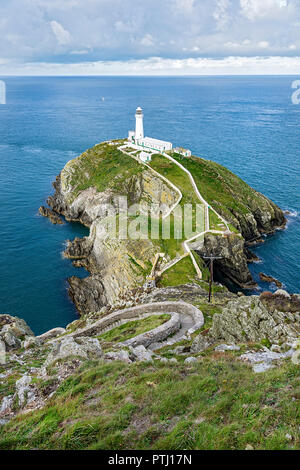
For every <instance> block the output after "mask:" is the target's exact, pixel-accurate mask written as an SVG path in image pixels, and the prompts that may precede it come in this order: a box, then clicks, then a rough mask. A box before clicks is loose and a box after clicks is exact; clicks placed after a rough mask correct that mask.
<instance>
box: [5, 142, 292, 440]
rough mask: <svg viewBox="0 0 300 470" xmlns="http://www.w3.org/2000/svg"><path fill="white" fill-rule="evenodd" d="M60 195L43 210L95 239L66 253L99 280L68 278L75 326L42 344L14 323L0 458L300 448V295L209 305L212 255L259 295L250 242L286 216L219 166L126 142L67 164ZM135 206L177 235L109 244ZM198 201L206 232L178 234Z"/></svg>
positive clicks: (8, 332) (227, 299) (239, 297)
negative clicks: (54, 452) (179, 211)
mask: <svg viewBox="0 0 300 470" xmlns="http://www.w3.org/2000/svg"><path fill="white" fill-rule="evenodd" d="M54 189H55V192H54V194H53V195H52V196H50V197H49V198H48V201H47V202H48V205H49V207H50V209H48V210H46V208H44V209H43V210H41V213H42V215H46V216H47V214H48V215H49V217H50V218H51V219H52V220H53V221H54V223H59V222H58V219H57V218H56V216H57V217H58V218H60V217H64V218H65V220H66V221H77V222H80V223H81V224H84V225H85V226H86V227H88V228H89V230H90V233H89V236H88V237H85V238H83V239H78V238H77V239H75V240H73V241H68V244H67V247H66V250H65V252H64V256H66V257H67V258H69V259H70V260H72V262H73V264H74V265H75V266H77V267H84V268H85V269H86V270H87V271H88V272H89V275H88V276H87V277H85V278H84V279H82V278H79V277H72V278H70V279H69V286H70V287H69V294H70V297H71V299H72V300H73V301H74V304H75V305H76V308H77V310H78V312H79V314H80V317H79V318H78V320H76V321H75V322H73V323H71V324H70V325H68V326H67V327H66V328H55V329H54V330H51V331H49V332H46V333H44V334H43V335H40V336H37V337H36V336H34V334H33V332H32V331H31V330H30V328H29V326H27V325H26V323H25V322H24V321H23V320H20V319H19V318H17V317H11V316H9V315H0V380H1V382H0V449H32V448H35V449H36V448H40V449H45V448H46V449H87V448H90V449H116V448H118V449H120V448H121V449H245V448H246V449H247V448H248V449H250V448H251V449H253V448H256V449H266V448H268V449H278V448H281V449H295V448H298V446H299V432H298V431H299V430H298V423H297V409H299V408H298V406H299V353H300V349H299V346H300V345H299V331H300V296H299V295H297V294H295V295H291V294H289V293H287V292H286V291H284V290H278V291H276V292H275V293H274V294H272V293H271V292H264V293H262V294H261V295H260V296H252V295H247V296H246V295H244V294H243V293H242V292H240V293H239V294H235V293H233V292H230V291H229V290H228V289H227V288H226V287H225V286H224V285H222V284H220V283H212V294H213V302H208V291H209V289H210V285H209V281H210V280H211V279H210V270H209V267H208V265H207V257H208V255H210V256H214V255H215V257H216V258H217V259H216V260H215V273H216V274H219V275H220V276H222V277H223V278H224V279H225V280H226V279H229V280H230V281H231V282H233V283H235V284H236V285H237V286H238V288H239V289H246V290H249V293H250V290H251V289H253V288H254V287H255V283H254V281H253V279H252V277H251V274H250V271H249V269H248V263H249V262H251V261H253V260H254V259H255V255H253V254H252V253H251V251H250V249H249V245H251V244H253V243H254V242H255V241H256V240H260V239H261V237H262V236H264V235H268V234H272V233H274V231H276V230H278V229H282V228H284V226H285V223H286V219H285V216H284V213H283V212H282V210H281V209H280V208H279V207H277V206H276V205H275V204H274V203H273V202H272V201H270V200H269V199H268V198H267V197H265V196H264V195H262V194H260V193H259V192H257V191H255V190H254V189H252V188H251V187H249V186H248V185H247V184H246V183H245V182H244V181H242V180H241V179H240V178H238V177H237V176H236V175H234V174H233V173H231V172H230V171H229V170H227V169H226V168H224V167H222V166H221V165H218V164H217V163H215V162H212V161H208V160H204V159H202V158H198V157H193V156H188V158H187V157H186V156H183V155H181V154H180V153H176V152H163V153H155V152H153V153H152V156H151V159H149V158H148V157H147V158H146V157H145V161H143V162H141V158H140V153H139V151H138V150H137V149H136V148H135V147H134V146H132V147H131V146H130V145H128V143H127V144H126V142H125V141H124V140H118V141H110V142H105V143H102V144H99V145H96V146H95V147H93V148H92V149H89V150H87V151H86V152H84V153H83V154H82V155H81V156H79V157H78V158H76V159H75V160H72V161H70V162H68V163H67V165H66V166H65V168H64V169H63V170H62V172H61V173H60V175H59V176H58V177H57V178H56V181H55V183H54ZM124 198H126V201H127V205H132V206H133V205H138V206H139V207H141V206H142V207H143V209H142V211H140V212H142V214H138V215H137V214H136V213H131V214H130V217H129V219H130V223H132V224H135V227H137V226H138V225H141V224H142V222H143V221H144V220H145V219H146V220H147V221H148V217H149V214H148V212H147V207H149V206H151V207H152V206H153V205H154V206H159V207H160V212H159V216H158V217H157V220H158V226H159V227H160V224H161V223H162V221H163V220H167V219H168V217H169V218H170V220H171V228H172V229H173V230H171V236H170V237H163V236H161V233H160V231H159V236H158V237H154V238H153V237H146V236H142V237H139V238H130V237H128V236H127V237H111V236H110V235H111V234H110V232H108V234H104V236H103V222H104V221H105V220H107V218H108V219H111V216H112V214H114V216H116V220H117V225H118V226H120V225H121V223H122V220H123V219H122V217H123V216H124V213H125V206H124V204H123V203H120V201H123V202H124ZM196 203H198V204H199V212H200V216H201V214H202V219H201V217H200V219H201V224H200V225H201V226H200V228H199V227H198V231H197V230H196V231H195V233H194V235H193V236H192V237H185V235H184V233H182V234H181V235H180V236H178V237H175V232H176V230H174V226H175V218H174V219H173V218H172V217H173V216H172V215H171V212H172V210H173V209H174V208H176V207H177V208H181V207H183V206H184V205H189V206H191V207H193V204H196ZM192 219H193V220H194V212H192ZM60 220H61V219H60ZM172 224H173V225H172ZM147 233H148V226H147ZM144 235H145V233H144ZM264 279H266V280H268V277H267V276H266V275H265V277H264ZM272 281H273V279H272ZM270 282H271V280H270ZM250 417H251V419H250Z"/></svg>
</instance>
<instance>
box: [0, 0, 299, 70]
mask: <svg viewBox="0 0 300 470" xmlns="http://www.w3.org/2000/svg"><path fill="white" fill-rule="evenodd" d="M0 37H1V42H0V75H2V76H3V75H214V74H216V75H224V74H246V75H247V74H290V75H294V74H300V0H9V1H7V0H0Z"/></svg>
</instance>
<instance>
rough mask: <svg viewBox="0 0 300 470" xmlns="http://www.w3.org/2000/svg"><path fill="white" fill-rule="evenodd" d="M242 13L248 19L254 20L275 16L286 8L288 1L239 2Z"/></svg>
mask: <svg viewBox="0 0 300 470" xmlns="http://www.w3.org/2000/svg"><path fill="white" fill-rule="evenodd" d="M240 4H241V8H242V13H243V14H244V15H245V16H246V17H247V18H248V19H249V20H255V19H258V18H264V17H268V16H273V15H277V14H278V13H280V12H281V10H283V9H285V8H287V7H288V4H289V2H288V0H240Z"/></svg>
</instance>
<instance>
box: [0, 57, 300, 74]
mask: <svg viewBox="0 0 300 470" xmlns="http://www.w3.org/2000/svg"><path fill="white" fill-rule="evenodd" d="M5 70H6V72H7V74H8V75H9V74H15V75H128V76H130V75H152V76H157V75H173V76H175V75H176V76H180V75H197V76H198V75H245V74H246V75H268V74H271V75H272V74H276V75H285V74H286V75H299V74H300V57H259V56H256V57H242V56H229V57H225V58H223V59H211V58H197V59H195V58H187V59H164V58H161V57H151V58H149V59H144V60H130V61H98V62H78V63H75V64H59V63H53V64H49V63H43V62H42V63H27V64H22V66H20V64H13V63H10V64H7V63H6V64H3V65H2V64H1V61H0V74H1V75H5V74H6V73H5Z"/></svg>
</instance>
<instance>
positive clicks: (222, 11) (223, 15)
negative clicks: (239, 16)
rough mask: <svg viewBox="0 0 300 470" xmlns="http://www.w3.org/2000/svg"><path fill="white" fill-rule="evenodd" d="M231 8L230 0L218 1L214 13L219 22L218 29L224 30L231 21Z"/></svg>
mask: <svg viewBox="0 0 300 470" xmlns="http://www.w3.org/2000/svg"><path fill="white" fill-rule="evenodd" d="M230 6H231V2H230V0H217V1H216V8H215V10H214V12H213V17H214V19H215V20H216V22H217V29H219V30H222V29H224V28H225V27H226V26H227V24H228V22H229V20H230V14H229V8H230Z"/></svg>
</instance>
